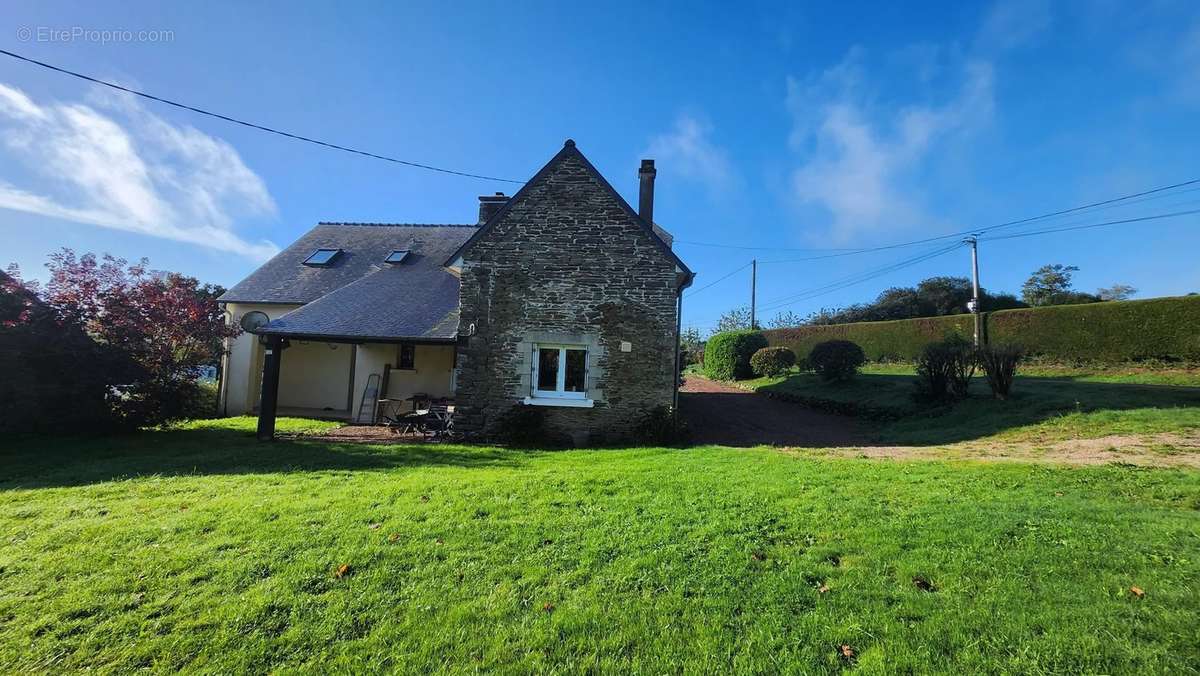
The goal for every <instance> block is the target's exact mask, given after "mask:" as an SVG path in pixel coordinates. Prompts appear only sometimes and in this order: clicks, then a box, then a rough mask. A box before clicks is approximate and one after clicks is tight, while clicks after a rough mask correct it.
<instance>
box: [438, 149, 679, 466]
mask: <svg viewBox="0 0 1200 676" xmlns="http://www.w3.org/2000/svg"><path fill="white" fill-rule="evenodd" d="M513 199H514V200H515V201H514V202H513V203H512V204H511V205H510V207H509V210H508V212H507V213H506V215H504V216H503V217H501V219H500V220H499V221H498V222H495V223H493V224H492V226H491V227H490V228H489V229H487V230H485V231H483V233H482V234H481V236H480V238H479V239H478V240H477V241H476V242H475V243H473V244H471V245H470V246H469V248H468V249H467V250H466V251H465V252H464V253H463V257H462V265H461V274H462V291H461V322H460V324H459V326H460V329H459V331H460V334H461V335H462V337H461V338H460V345H459V357H458V358H459V369H460V371H459V378H458V392H457V405H458V408H457V412H456V415H455V427H456V429H457V430H459V431H461V432H463V433H465V434H468V435H478V434H480V433H486V432H488V431H490V430H491V429H492V427H493V426H494V425H495V423H496V422H497V420H498V419H499V418H500V417H501V416H503V415H505V414H506V413H507V412H509V411H510V410H511V409H512V408H513V407H514V406H521V405H526V404H523V403H522V402H523V401H524V400H525V398H526V397H528V396H529V395H530V394H531V390H530V386H531V383H530V380H531V358H532V349H533V345H534V343H535V342H538V341H545V342H562V343H571V344H583V345H587V346H588V350H589V352H588V360H589V363H588V383H587V395H588V399H590V400H591V402H592V407H591V408H566V407H546V408H544V409H543V410H544V411H545V414H546V420H547V424H548V426H549V427H550V428H551V429H552V430H554V431H556V432H557V433H558V434H560V435H564V436H567V437H569V438H571V439H572V440H574V441H575V443H593V444H595V443H603V442H606V441H618V440H621V439H627V438H629V437H630V436H631V434H632V432H633V430H634V428H635V427H636V425H637V424H638V422H639V421H640V419H641V417H642V416H644V415H645V413H646V412H647V411H649V410H651V409H653V408H654V407H656V406H660V405H661V406H669V405H670V404H671V403H672V399H673V396H674V388H675V382H674V378H675V371H674V369H675V361H674V355H675V345H676V336H675V331H676V310H677V306H676V300H677V288H678V284H679V283H680V279H679V276H678V275H677V271H676V268H675V264H674V262H673V261H672V260H671V259H670V257H669V256H668V255H667V254H666V253H665V252H663V251H662V249H661V248H660V246H659V245H658V244H657V243H656V242H655V241H654V240H653V239H652V235H650V234H649V233H648V232H647V231H646V229H645V228H644V227H642V226H641V225H640V222H639V221H638V220H637V219H636V218H634V217H632V216H631V215H630V213H629V212H628V211H627V210H626V208H625V206H624V205H623V204H622V202H620V201H619V198H617V196H616V195H615V194H614V193H612V192H611V190H610V189H609V188H607V187H606V186H605V185H604V184H603V182H602V180H601V179H600V178H599V176H598V175H597V174H595V173H594V170H592V169H591V168H590V165H588V164H587V162H586V160H584V159H583V158H582V156H581V155H579V154H578V152H577V151H574V149H573V148H570V147H568V148H567V149H565V150H564V152H562V153H560V154H559V155H558V156H556V158H555V159H554V160H552V161H551V163H550V165H548V167H547V168H546V169H545V170H543V172H541V173H540V174H539V176H538V177H535V179H534V181H532V182H531V183H530V185H529V186H528V187H527V188H526V189H525V190H524V191H523V192H522V193H520V194H519V195H518V196H516V197H514V198H513ZM472 325H473V326H474V333H473V334H471V329H470V328H469V327H471V326H472ZM623 343H627V345H623ZM622 347H625V348H627V350H628V351H623V350H622Z"/></svg>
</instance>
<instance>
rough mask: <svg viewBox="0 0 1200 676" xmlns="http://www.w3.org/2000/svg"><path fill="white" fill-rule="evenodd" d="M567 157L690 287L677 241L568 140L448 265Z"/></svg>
mask: <svg viewBox="0 0 1200 676" xmlns="http://www.w3.org/2000/svg"><path fill="white" fill-rule="evenodd" d="M567 157H574V158H577V159H578V160H579V161H580V162H581V163H582V164H583V166H584V167H585V168H586V169H587V170H588V171H589V172H591V174H592V175H593V176H594V177H595V178H596V180H597V182H598V183H599V184H600V186H601V187H602V188H603V189H605V190H607V191H608V193H609V194H610V195H612V197H613V198H614V199H615V200H616V201H617V204H619V205H620V206H621V208H622V209H623V210H624V211H625V214H626V215H628V216H629V217H630V218H631V219H633V221H634V222H635V223H637V224H638V225H640V226H641V227H642V228H643V229H645V230H646V232H647V233H649V235H650V238H651V239H652V240H653V241H654V243H655V244H657V245H658V248H659V250H660V251H662V253H663V255H664V256H666V257H667V259H668V260H670V261H671V262H672V263H674V264H675V267H677V268H679V271H680V272H681V273H683V279H684V281H683V285H682V287H681V290H682V289H684V288H687V287H688V286H690V285H691V283H692V280H693V279H695V277H696V275H695V273H693V272H692V270H691V268H689V267H688V266H687V264H686V263H684V262H683V261H682V260H681V259H680V258H679V256H678V255H676V253H675V252H674V251H673V250H672V249H671V243H672V240H673V239H674V238H673V237H672V236H671V235H670V233H668V232H667V231H666V230H663V229H662V228H660V227H659V226H658V225H657V224H654V223H647V222H646V220H645V219H644V218H642V217H641V216H640V215H639V214H638V212H636V211H634V209H633V207H631V206H629V203H628V202H626V201H625V198H624V197H621V193H619V192H617V191H616V189H614V188H613V187H612V184H611V183H609V182H608V179H606V178H604V175H603V174H601V173H600V171H599V170H598V169H596V167H595V166H594V165H593V164H592V163H591V162H590V161H589V160H588V158H587V157H585V156H584V154H583V153H582V152H580V151H579V149H578V148H576V147H575V141H573V140H571V139H567V140H566V142H564V143H563V147H562V150H560V151H558V153H557V154H556V155H555V156H554V157H552V158H550V161H549V162H547V163H546V166H544V167H542V168H541V170H539V171H538V173H536V174H534V175H533V178H531V179H529V181H528V182H527V183H525V185H523V186H521V189H520V190H518V191H517V192H516V194H514V195H513V196H512V197H510V198H509V200H508V202H506V203H505V204H504V206H503V207H501V208H499V209H497V210H496V213H494V214H492V216H491V218H488V220H487V222H486V223H484V224H483V225H482V226H480V227H479V228H478V229H477V230H475V232H473V233H471V237H470V239H467V240H465V241H464V242H463V243H462V246H460V247H458V248H457V249H455V251H454V253H452V254H450V256H448V257H447V258H446V265H453V264H454V262H455V260H456V259H458V258H459V257H460V256H462V255H463V252H465V251H466V250H467V249H469V248H470V247H471V245H472V244H474V243H475V242H476V240H478V239H479V238H480V237H482V236H483V234H484V233H485V232H487V231H488V230H490V229H491V228H492V227H494V226H495V225H496V224H497V223H499V222H500V221H501V220H503V218H504V217H505V216H506V215H508V212H509V211H511V210H512V207H513V205H514V204H517V203H518V202H520V200H521V198H522V197H524V196H525V194H526V193H527V192H528V191H529V190H530V189H531V188H532V187H533V186H534V185H536V184H537V183H538V182H539V181H540V180H541V179H542V178H543V177H545V176H546V175H547V174H549V173H550V172H551V171H553V170H554V167H555V166H556V165H557V164H558V163H559V162H561V161H562V160H563V159H565V158H567Z"/></svg>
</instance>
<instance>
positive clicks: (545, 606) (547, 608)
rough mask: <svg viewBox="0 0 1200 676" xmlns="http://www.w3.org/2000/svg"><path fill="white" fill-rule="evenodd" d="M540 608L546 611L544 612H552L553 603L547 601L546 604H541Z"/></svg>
mask: <svg viewBox="0 0 1200 676" xmlns="http://www.w3.org/2000/svg"><path fill="white" fill-rule="evenodd" d="M542 610H544V611H546V612H548V613H552V612H554V604H553V603H547V604H546V605H544V606H542Z"/></svg>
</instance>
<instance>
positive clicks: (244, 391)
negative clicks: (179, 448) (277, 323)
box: [221, 303, 300, 415]
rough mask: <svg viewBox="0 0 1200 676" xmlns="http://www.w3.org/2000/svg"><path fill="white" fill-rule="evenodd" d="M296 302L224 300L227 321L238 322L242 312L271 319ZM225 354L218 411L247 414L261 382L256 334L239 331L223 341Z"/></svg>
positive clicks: (255, 399)
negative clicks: (264, 302) (270, 302)
mask: <svg viewBox="0 0 1200 676" xmlns="http://www.w3.org/2000/svg"><path fill="white" fill-rule="evenodd" d="M298 307H300V306H299V305H258V304H250V303H227V304H226V305H225V311H226V312H227V313H228V315H229V321H230V323H232V324H233V325H235V326H236V325H238V323H239V322H240V321H241V320H242V315H244V314H246V313H247V312H251V311H254V310H257V311H259V312H264V313H266V315H267V316H268V317H270V318H271V319H275V318H277V317H279V316H281V315H283V314H285V313H287V312H290V311H292V310H295V309H296V308H298ZM226 345H227V349H228V354H226V355H225V359H224V372H223V374H222V380H221V411H222V412H223V413H224V414H225V415H247V414H249V413H251V412H252V411H253V409H254V407H255V405H257V403H258V395H259V389H260V383H261V382H262V355H263V349H262V346H261V345H259V344H258V337H257V336H254V335H252V334H249V333H242V334H241V335H239V336H238V337H237V338H233V339H232V340H230V341H228V342H227V344H226Z"/></svg>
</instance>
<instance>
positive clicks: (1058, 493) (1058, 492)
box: [1054, 491, 1063, 498]
mask: <svg viewBox="0 0 1200 676" xmlns="http://www.w3.org/2000/svg"><path fill="white" fill-rule="evenodd" d="M1062 494H1063V493H1062V491H1054V495H1055V496H1056V497H1060V498H1061V497H1062Z"/></svg>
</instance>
